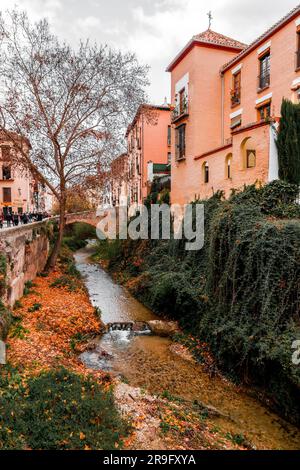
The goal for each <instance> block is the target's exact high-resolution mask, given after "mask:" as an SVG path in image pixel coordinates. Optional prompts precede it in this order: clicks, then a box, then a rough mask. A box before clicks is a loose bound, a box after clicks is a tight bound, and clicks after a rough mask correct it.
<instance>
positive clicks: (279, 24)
mask: <svg viewBox="0 0 300 470" xmlns="http://www.w3.org/2000/svg"><path fill="white" fill-rule="evenodd" d="M299 14H300V5H298V6H297V7H295V8H294V9H293V10H292V11H290V12H289V13H288V14H287V15H285V16H284V17H283V18H282V19H281V20H279V21H278V22H277V23H275V24H274V25H273V26H272V27H271V28H269V29H268V30H267V31H266V32H265V33H263V34H262V35H261V36H259V37H258V38H257V39H255V41H253V42H252V43H251V44H250V45H249V46H248V47H246V49H244V50H243V51H241V52H240V54H238V55H237V56H236V57H234V59H232V60H231V61H230V62H228V63H227V64H225V65H223V67H222V68H221V72H223V73H224V72H225V71H226V70H228V69H229V68H231V67H232V66H233V65H234V64H236V63H237V62H239V61H240V59H242V58H243V57H245V56H246V55H248V54H250V52H251V51H252V50H253V49H256V48H257V47H258V46H259V45H260V44H261V43H262V42H264V41H266V40H267V39H268V38H269V37H270V36H272V35H273V34H274V33H275V32H276V31H278V30H279V29H281V28H283V27H284V26H285V25H286V24H287V23H289V22H290V21H291V20H293V19H294V18H295V17H297V16H298V15H299Z"/></svg>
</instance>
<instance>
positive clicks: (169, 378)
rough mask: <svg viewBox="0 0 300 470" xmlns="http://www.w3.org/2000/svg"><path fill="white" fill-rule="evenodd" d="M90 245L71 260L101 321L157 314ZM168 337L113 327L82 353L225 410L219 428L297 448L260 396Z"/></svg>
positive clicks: (92, 362) (295, 438)
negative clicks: (182, 353)
mask: <svg viewBox="0 0 300 470" xmlns="http://www.w3.org/2000/svg"><path fill="white" fill-rule="evenodd" d="M92 252H93V247H92V246H89V247H87V248H84V249H82V250H79V251H78V252H77V253H76V255H75V258H76V264H77V268H78V269H79V271H80V272H81V273H82V275H83V277H84V281H85V283H86V286H87V288H88V291H89V294H90V297H91V301H92V303H93V305H95V306H97V307H99V308H100V309H101V312H102V316H101V318H102V320H103V322H104V323H111V322H118V321H149V320H153V319H157V317H156V316H155V315H154V313H153V312H151V310H149V309H147V308H146V307H145V306H143V305H142V304H141V303H140V302H138V301H137V300H136V299H134V298H133V297H132V296H131V294H130V293H129V292H128V291H127V290H126V289H124V288H123V287H122V286H119V285H118V284H116V283H115V282H114V281H113V280H112V279H111V277H110V276H109V275H108V274H107V273H106V272H105V271H104V270H103V269H102V268H100V266H99V265H97V264H95V263H92V262H91V261H90V259H89V257H90V255H91V253H92ZM170 345H171V341H170V340H169V339H167V338H159V337H156V336H150V335H145V334H135V333H133V332H130V331H112V332H109V333H107V334H104V335H103V336H102V337H101V338H99V340H98V347H97V349H96V350H95V351H91V352H85V353H83V354H82V355H81V359H82V361H83V362H84V363H85V364H86V365H87V366H88V367H90V368H93V369H103V370H108V371H110V372H112V373H114V374H116V375H121V376H123V377H125V378H126V379H127V380H128V382H129V383H130V385H133V386H138V387H143V388H145V389H147V390H148V391H149V392H151V393H161V392H163V391H164V390H168V391H169V392H170V393H171V394H172V395H178V396H181V397H182V398H185V399H187V400H199V401H202V402H204V403H205V404H207V405H211V406H214V407H216V408H217V409H218V410H220V411H222V412H223V413H225V414H228V415H229V416H230V417H231V418H232V421H230V420H223V419H222V420H220V421H222V429H225V430H227V431H228V432H231V433H237V434H244V436H245V437H247V439H248V440H250V441H251V442H252V443H253V444H254V445H256V446H257V447H258V448H265V449H300V431H299V430H298V429H297V428H295V427H294V426H292V425H290V424H289V423H287V422H285V421H283V420H282V419H281V418H279V417H278V416H277V415H275V414H274V413H271V412H270V411H269V410H268V409H267V408H265V407H264V406H263V405H262V404H261V403H260V402H259V401H257V400H255V399H253V398H251V397H250V396H249V395H248V394H247V393H245V392H243V391H241V390H239V389H238V388H237V387H236V386H234V385H233V384H231V383H230V382H228V381H226V380H224V379H221V378H218V377H216V378H211V377H210V376H209V375H208V374H207V373H206V372H205V371H204V370H203V368H202V366H200V365H197V364H194V363H192V362H189V361H187V360H185V359H183V358H181V357H179V356H177V355H175V354H174V353H172V352H171V351H170V349H169V347H170Z"/></svg>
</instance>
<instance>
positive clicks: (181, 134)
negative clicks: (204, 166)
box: [175, 124, 186, 160]
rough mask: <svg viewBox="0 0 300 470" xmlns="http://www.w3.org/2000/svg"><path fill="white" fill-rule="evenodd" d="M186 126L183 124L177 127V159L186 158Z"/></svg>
mask: <svg viewBox="0 0 300 470" xmlns="http://www.w3.org/2000/svg"><path fill="white" fill-rule="evenodd" d="M185 128H186V125H185V124H183V125H181V126H179V127H177V128H176V130H175V135H176V160H181V159H183V158H185Z"/></svg>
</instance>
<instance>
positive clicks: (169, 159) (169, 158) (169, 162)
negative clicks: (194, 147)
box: [168, 152, 172, 165]
mask: <svg viewBox="0 0 300 470" xmlns="http://www.w3.org/2000/svg"><path fill="white" fill-rule="evenodd" d="M171 162H172V154H171V152H168V165H171Z"/></svg>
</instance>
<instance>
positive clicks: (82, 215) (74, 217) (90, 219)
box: [66, 210, 105, 227]
mask: <svg viewBox="0 0 300 470" xmlns="http://www.w3.org/2000/svg"><path fill="white" fill-rule="evenodd" d="M104 216H105V213H103V215H101V216H97V211H96V210H93V211H87V212H78V213H76V214H67V215H66V224H67V225H70V224H74V223H75V222H84V223H86V224H89V225H92V226H94V227H97V224H98V222H99V221H100V220H101V218H103V217H104Z"/></svg>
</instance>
